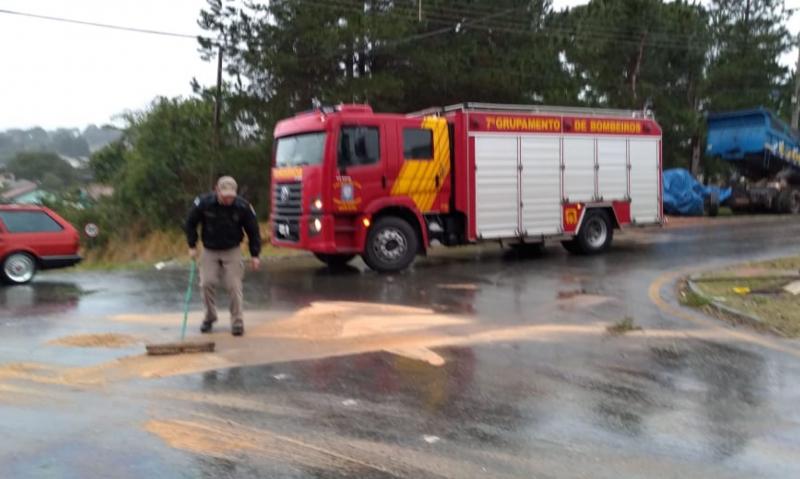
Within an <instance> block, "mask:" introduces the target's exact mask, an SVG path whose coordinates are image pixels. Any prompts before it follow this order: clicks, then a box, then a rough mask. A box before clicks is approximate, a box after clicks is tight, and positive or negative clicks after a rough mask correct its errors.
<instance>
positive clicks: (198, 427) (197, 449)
mask: <svg viewBox="0 0 800 479" xmlns="http://www.w3.org/2000/svg"><path fill="white" fill-rule="evenodd" d="M145 430H146V431H148V432H150V433H151V434H155V435H156V436H158V437H160V438H161V440H163V441H164V442H165V443H167V444H169V445H170V446H171V447H174V448H176V449H181V450H184V451H189V452H193V453H195V454H200V455H203V456H211V457H216V458H220V459H235V458H236V456H237V455H240V454H242V453H246V452H251V451H254V450H255V449H256V445H255V444H253V442H252V441H251V440H249V439H248V438H247V437H246V436H244V435H243V434H242V433H241V431H230V430H226V429H223V428H220V427H215V426H213V425H210V424H202V423H197V422H192V421H182V420H172V421H156V420H152V421H149V422H148V423H147V424H146V425H145Z"/></svg>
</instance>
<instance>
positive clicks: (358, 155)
mask: <svg viewBox="0 0 800 479" xmlns="http://www.w3.org/2000/svg"><path fill="white" fill-rule="evenodd" d="M380 161H381V149H380V133H379V130H378V128H377V127H373V126H344V127H342V130H341V132H340V134H339V146H338V161H337V164H338V166H339V168H347V167H349V166H364V165H374V164H376V163H379V162H380Z"/></svg>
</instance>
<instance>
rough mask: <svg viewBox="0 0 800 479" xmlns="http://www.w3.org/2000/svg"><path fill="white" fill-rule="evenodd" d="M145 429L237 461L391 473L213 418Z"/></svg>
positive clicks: (197, 451) (152, 424) (179, 444)
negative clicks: (245, 459) (243, 458)
mask: <svg viewBox="0 0 800 479" xmlns="http://www.w3.org/2000/svg"><path fill="white" fill-rule="evenodd" d="M195 416H201V417H202V415H195ZM145 429H146V430H147V431H148V432H150V433H151V434H154V435H156V436H158V437H159V438H161V439H162V440H163V441H164V442H165V443H167V444H168V445H170V446H171V447H174V448H177V449H181V450H184V451H189V452H191V453H194V454H198V455H203V456H210V457H215V458H220V459H228V460H235V459H236V458H237V457H241V456H243V455H249V456H252V455H254V456H260V457H262V458H266V459H268V460H270V461H275V462H281V463H285V464H299V465H302V466H305V467H311V468H315V469H320V470H338V471H340V472H343V473H344V472H347V471H351V472H352V474H346V475H348V476H350V475H352V476H353V477H357V476H359V475H362V474H359V473H358V472H357V471H359V470H360V471H362V472H363V471H364V470H377V471H380V472H383V473H387V472H390V471H389V470H388V469H387V468H385V467H383V466H379V465H373V464H371V463H368V462H365V461H363V460H359V459H357V458H354V457H349V456H346V455H343V454H341V453H339V452H336V451H334V450H332V449H328V448H324V447H321V446H317V445H314V444H310V443H306V442H303V441H300V440H297V439H294V438H291V437H288V436H284V435H281V434H275V433H273V432H271V431H267V430H263V429H255V428H251V427H247V426H245V425H243V424H237V423H234V422H232V421H224V422H223V421H220V420H218V419H216V418H213V417H207V416H206V417H205V418H203V419H201V420H194V421H188V420H177V419H174V420H165V421H161V420H151V421H149V422H147V424H145ZM392 475H395V474H392ZM398 477H399V475H398Z"/></svg>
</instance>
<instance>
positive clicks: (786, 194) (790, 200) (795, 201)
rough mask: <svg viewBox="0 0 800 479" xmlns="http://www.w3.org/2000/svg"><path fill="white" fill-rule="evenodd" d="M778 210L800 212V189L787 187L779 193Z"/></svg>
mask: <svg viewBox="0 0 800 479" xmlns="http://www.w3.org/2000/svg"><path fill="white" fill-rule="evenodd" d="M778 212H779V213H787V214H791V215H796V214H800V190H797V189H794V188H787V189H785V190H783V191H781V192H780V194H778Z"/></svg>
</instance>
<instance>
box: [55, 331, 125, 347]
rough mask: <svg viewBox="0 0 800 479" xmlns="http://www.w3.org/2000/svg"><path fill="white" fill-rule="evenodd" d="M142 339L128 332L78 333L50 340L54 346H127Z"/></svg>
mask: <svg viewBox="0 0 800 479" xmlns="http://www.w3.org/2000/svg"><path fill="white" fill-rule="evenodd" d="M139 342H140V340H139V339H137V338H135V337H133V336H129V335H127V334H113V333H105V334H78V335H74V336H65V337H63V338H58V339H54V340H52V341H48V342H47V344H50V345H53V346H69V347H75V348H126V347H128V346H132V345H134V344H137V343H139Z"/></svg>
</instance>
